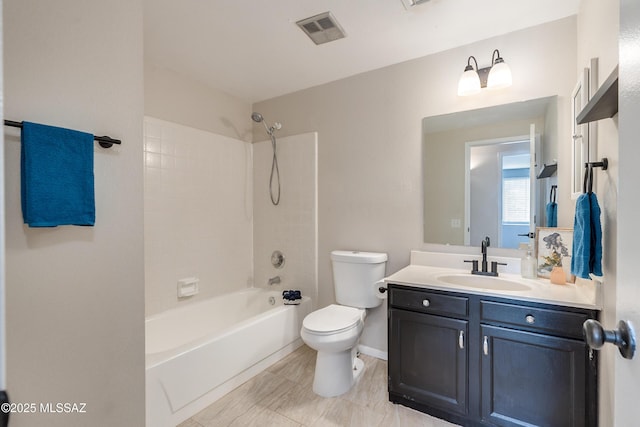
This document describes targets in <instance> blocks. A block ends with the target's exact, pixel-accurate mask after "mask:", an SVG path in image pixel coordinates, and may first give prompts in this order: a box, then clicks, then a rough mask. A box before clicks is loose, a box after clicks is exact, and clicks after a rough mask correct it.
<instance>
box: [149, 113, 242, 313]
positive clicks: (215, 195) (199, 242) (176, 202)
mask: <svg viewBox="0 0 640 427" xmlns="http://www.w3.org/2000/svg"><path fill="white" fill-rule="evenodd" d="M144 138H145V144H144V147H145V148H144V150H145V161H144V163H145V183H144V184H145V189H144V219H145V245H144V246H145V293H146V295H145V299H146V315H151V314H155V313H158V312H161V311H164V310H167V309H170V308H173V307H176V306H178V305H180V304H181V303H191V302H195V301H197V300H199V299H203V298H208V297H212V296H216V295H220V294H224V293H228V292H233V291H236V290H240V289H244V288H246V287H247V286H251V284H252V283H253V279H252V271H253V265H252V261H253V254H252V250H253V244H252V227H253V222H252V210H253V207H252V205H253V202H252V197H253V192H252V177H251V173H252V168H251V144H250V143H246V142H243V141H240V140H236V139H232V138H228V137H225V136H220V135H216V134H213V133H210V132H205V131H201V130H197V129H194V128H190V127H186V126H182V125H178V124H175V123H171V122H167V121H164V120H159V119H155V118H151V117H145V123H144ZM188 277H197V278H199V279H200V293H199V294H198V295H196V296H194V297H189V298H186V299H184V300H178V298H177V282H178V280H179V279H183V278H188Z"/></svg>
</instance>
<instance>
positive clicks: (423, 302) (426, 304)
mask: <svg viewBox="0 0 640 427" xmlns="http://www.w3.org/2000/svg"><path fill="white" fill-rule="evenodd" d="M422 305H423V306H425V307H429V306H430V305H431V303H430V302H429V300H428V299H423V300H422Z"/></svg>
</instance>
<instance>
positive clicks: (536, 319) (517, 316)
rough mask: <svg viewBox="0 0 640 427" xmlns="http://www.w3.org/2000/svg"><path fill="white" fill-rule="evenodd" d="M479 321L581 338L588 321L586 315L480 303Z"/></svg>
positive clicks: (513, 305) (485, 302)
mask: <svg viewBox="0 0 640 427" xmlns="http://www.w3.org/2000/svg"><path fill="white" fill-rule="evenodd" d="M480 306H481V313H480V319H481V321H485V322H486V321H490V322H498V323H501V324H505V325H507V326H518V327H524V328H526V329H529V330H534V331H541V332H547V333H553V334H557V335H562V336H567V337H574V338H580V339H581V338H582V324H583V323H584V321H585V320H587V319H589V316H588V315H587V314H586V313H573V312H567V311H561V310H553V309H546V308H536V307H527V306H525V305H515V304H505V303H500V302H493V301H481V302H480Z"/></svg>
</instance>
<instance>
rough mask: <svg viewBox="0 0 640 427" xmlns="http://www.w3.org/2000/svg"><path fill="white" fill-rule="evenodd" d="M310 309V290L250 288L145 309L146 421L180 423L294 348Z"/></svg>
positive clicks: (158, 426)
mask: <svg viewBox="0 0 640 427" xmlns="http://www.w3.org/2000/svg"><path fill="white" fill-rule="evenodd" d="M270 297H273V300H275V303H274V304H273V305H272V304H271V303H270V301H269V300H270ZM273 300H272V301H273ZM310 312H311V300H310V299H309V298H308V297H303V300H302V303H301V304H300V305H292V306H287V305H283V303H282V295H281V294H280V293H279V292H272V291H268V290H265V289H256V288H251V289H246V290H243V291H240V292H235V293H232V294H228V295H223V296H220V297H216V298H211V299H209V300H205V301H202V302H198V303H195V304H190V305H187V306H185V307H180V308H176V309H171V310H168V311H166V312H163V313H160V314H157V315H154V316H150V317H148V318H147V319H146V321H145V329H146V393H147V396H146V401H147V403H146V406H147V407H146V414H147V426H148V427H164V426H175V425H177V424H179V423H180V422H182V421H184V420H186V419H187V418H189V417H191V416H192V415H194V414H195V413H197V412H199V411H200V410H202V409H204V408H205V407H207V406H208V405H210V404H211V403H213V402H214V401H215V400H217V399H219V398H220V397H222V396H223V395H224V394H226V393H228V392H229V391H231V390H233V389H234V388H235V387H237V386H238V385H240V384H242V383H243V382H245V381H246V380H248V379H249V378H251V377H253V376H254V375H256V374H258V373H259V372H261V371H262V370H264V369H265V368H266V367H268V366H270V365H271V364H273V363H275V362H276V361H278V360H280V359H281V358H283V357H284V356H286V355H287V354H289V353H291V352H292V351H293V350H295V349H296V348H297V347H299V346H300V345H301V344H302V341H301V340H300V328H301V327H302V320H303V319H304V317H305V316H306V315H307V314H308V313H310Z"/></svg>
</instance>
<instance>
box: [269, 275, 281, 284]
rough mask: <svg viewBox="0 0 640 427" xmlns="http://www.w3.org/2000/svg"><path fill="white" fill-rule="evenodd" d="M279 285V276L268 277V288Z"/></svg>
mask: <svg viewBox="0 0 640 427" xmlns="http://www.w3.org/2000/svg"><path fill="white" fill-rule="evenodd" d="M279 283H280V276H275V277H270V278H269V286H272V285H277V284H279Z"/></svg>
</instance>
